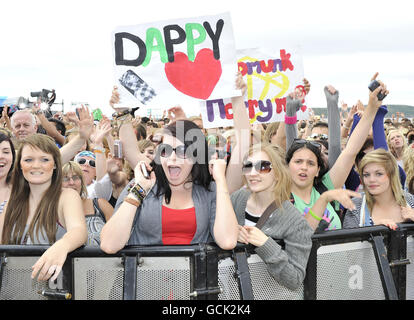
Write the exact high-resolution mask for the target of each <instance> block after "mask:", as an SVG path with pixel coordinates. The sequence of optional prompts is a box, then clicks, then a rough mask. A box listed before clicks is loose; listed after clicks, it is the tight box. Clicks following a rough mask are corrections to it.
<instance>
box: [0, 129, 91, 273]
mask: <svg viewBox="0 0 414 320" xmlns="http://www.w3.org/2000/svg"><path fill="white" fill-rule="evenodd" d="M11 183H12V190H11V193H10V199H9V201H8V202H7V205H6V208H5V211H4V213H3V214H2V215H0V233H1V235H0V236H1V243H2V244H6V245H7V244H13V245H21V244H47V245H51V246H50V247H49V248H48V249H47V250H46V251H45V252H44V253H43V255H42V256H41V257H40V258H39V259H38V260H37V262H36V263H35V264H34V265H33V267H32V269H33V272H32V278H35V277H36V276H37V275H38V280H39V281H43V280H48V279H49V278H50V277H52V280H55V279H56V278H57V276H58V275H59V273H60V271H61V270H62V266H63V264H64V262H65V260H66V257H67V254H68V253H69V252H71V251H73V250H75V249H77V248H79V247H80V246H81V245H83V244H84V243H85V241H86V238H87V230H86V224H85V219H84V217H83V216H84V215H83V212H82V211H83V210H82V201H81V199H80V196H79V194H78V193H77V192H75V191H74V190H70V189H64V188H62V165H61V154H60V151H59V149H58V147H57V146H56V144H55V141H54V140H53V139H52V138H51V137H49V136H46V135H44V134H34V135H31V136H29V137H27V138H25V139H23V140H22V141H21V145H20V149H19V150H18V152H17V155H16V161H15V166H14V168H13V172H12V180H11Z"/></svg>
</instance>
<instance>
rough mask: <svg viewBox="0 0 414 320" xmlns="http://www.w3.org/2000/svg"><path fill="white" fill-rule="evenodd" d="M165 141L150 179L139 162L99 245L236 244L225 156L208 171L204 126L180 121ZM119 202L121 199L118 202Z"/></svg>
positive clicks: (116, 248)
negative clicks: (133, 180) (128, 187)
mask: <svg viewBox="0 0 414 320" xmlns="http://www.w3.org/2000/svg"><path fill="white" fill-rule="evenodd" d="M165 129H166V130H165V132H164V134H163V142H162V144H160V145H159V146H158V147H157V152H156V156H155V159H154V161H153V162H151V166H150V165H148V164H145V165H146V168H147V170H148V171H149V172H150V176H149V179H146V178H145V177H144V175H143V172H142V171H141V163H145V162H140V163H138V165H137V166H136V167H135V170H134V173H135V185H134V186H133V187H132V188H131V189H130V190H129V192H125V190H124V191H123V192H122V193H121V195H120V197H119V198H118V202H117V207H116V208H115V210H116V211H115V214H114V215H113V216H112V218H111V220H109V221H108V222H107V223H106V224H105V226H104V227H103V229H102V231H101V249H102V250H103V251H104V252H107V253H115V252H117V251H119V250H121V249H122V248H123V247H124V246H125V245H126V244H130V245H133V244H136V245H137V244H139V245H150V244H153V245H154V244H158V245H175V244H181V245H185V244H194V243H206V242H210V241H212V240H213V241H215V242H216V243H217V244H218V245H219V246H220V247H221V248H223V249H227V250H229V249H233V248H234V247H235V245H236V243H237V237H238V224H237V219H236V216H235V213H234V210H233V207H232V204H231V201H230V195H229V192H228V188H227V183H226V177H225V169H226V163H225V161H224V160H222V159H218V160H214V167H213V178H214V181H213V180H212V177H211V175H210V173H209V170H208V160H207V159H208V158H207V157H208V147H207V142H206V139H205V136H204V134H203V132H202V131H201V130H200V128H199V127H198V126H197V125H196V124H194V123H193V122H191V121H188V120H178V121H175V122H173V123H172V124H170V125H169V126H168V127H166V128H165ZM118 203H122V204H121V205H120V206H118Z"/></svg>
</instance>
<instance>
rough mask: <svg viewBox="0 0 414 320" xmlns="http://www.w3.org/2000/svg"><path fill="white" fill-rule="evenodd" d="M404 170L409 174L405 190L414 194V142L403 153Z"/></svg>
mask: <svg viewBox="0 0 414 320" xmlns="http://www.w3.org/2000/svg"><path fill="white" fill-rule="evenodd" d="M403 162H404V171H405V174H406V176H407V179H406V180H405V186H404V190H406V191H408V192H409V193H411V194H414V144H411V145H409V146H408V147H407V148H405V150H404V154H403Z"/></svg>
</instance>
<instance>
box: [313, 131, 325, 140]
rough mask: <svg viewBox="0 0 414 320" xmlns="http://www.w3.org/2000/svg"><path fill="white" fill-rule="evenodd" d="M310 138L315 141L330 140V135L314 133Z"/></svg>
mask: <svg viewBox="0 0 414 320" xmlns="http://www.w3.org/2000/svg"><path fill="white" fill-rule="evenodd" d="M310 138H311V139H314V140H328V135H327V134H324V133H313V134H312V135H311V136H310Z"/></svg>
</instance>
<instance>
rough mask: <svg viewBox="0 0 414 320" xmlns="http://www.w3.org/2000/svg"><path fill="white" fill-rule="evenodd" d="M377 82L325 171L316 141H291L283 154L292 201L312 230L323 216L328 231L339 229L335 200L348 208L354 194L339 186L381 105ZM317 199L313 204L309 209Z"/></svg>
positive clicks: (340, 225) (385, 91)
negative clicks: (336, 155) (338, 152)
mask: <svg viewBox="0 0 414 320" xmlns="http://www.w3.org/2000/svg"><path fill="white" fill-rule="evenodd" d="M377 75H378V73H376V74H375V75H374V77H373V78H372V79H373V80H374V79H375V78H376V77H377ZM380 84H381V85H380V86H379V87H378V88H377V89H376V90H374V91H373V92H370V94H369V102H368V106H367V108H366V110H365V112H364V114H363V117H362V119H361V121H360V122H359V123H358V125H357V126H356V128H355V130H354V132H353V134H352V135H351V136H350V138H349V141H348V144H347V145H346V147H345V149H344V150H343V151H342V152H341V153H340V155H339V157H338V158H337V159H336V161H335V162H334V164H333V165H332V167H331V168H330V169H329V171H327V168H326V166H325V164H324V161H323V159H322V156H321V147H320V144H319V143H316V142H313V141H307V140H295V141H293V143H292V145H291V146H290V148H289V150H288V151H287V153H286V162H287V163H288V166H289V171H290V174H291V177H292V180H293V184H292V198H293V201H294V203H295V206H296V207H297V208H298V209H299V211H301V212H304V213H305V218H306V219H307V221H308V222H309V224H310V225H311V227H312V228H313V229H314V230H316V228H317V227H318V226H319V223H320V222H321V221H322V219H326V220H327V222H328V223H329V230H333V229H340V228H342V223H341V219H340V217H339V216H338V214H337V212H336V210H339V203H341V204H342V205H343V206H344V207H345V208H352V202H351V201H350V198H349V197H351V196H357V193H355V192H352V191H343V190H342V188H343V186H344V183H345V181H346V179H347V177H348V175H349V172H350V170H351V168H352V165H353V163H354V161H355V158H356V156H357V154H358V152H359V150H360V149H361V147H362V145H363V143H364V141H365V139H366V137H367V136H368V133H369V131H370V128H371V125H372V123H373V121H374V118H375V115H376V113H377V110H378V108H379V107H380V106H381V101H380V100H378V97H377V95H378V93H379V92H381V93H386V94H388V91H387V89H386V87H385V85H384V84H383V83H382V82H380ZM288 145H289V144H288ZM318 189H319V190H324V191H325V190H335V189H340V191H339V192H330V193H327V194H326V195H325V196H324V197H321V193H322V192H323V191H321V192H319V191H318ZM342 191H343V192H342ZM318 200H319V202H318V204H317V206H316V207H315V208H313V207H314V205H315V204H316V202H317V201H318ZM333 200H336V201H337V202H336V203H334V206H332V205H331V204H330V202H332V201H333ZM338 202H339V203H338ZM335 209H336V210H335Z"/></svg>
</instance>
